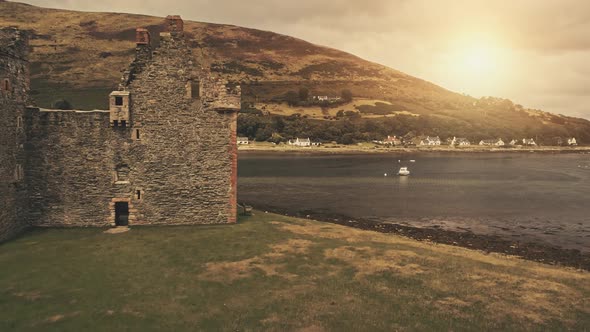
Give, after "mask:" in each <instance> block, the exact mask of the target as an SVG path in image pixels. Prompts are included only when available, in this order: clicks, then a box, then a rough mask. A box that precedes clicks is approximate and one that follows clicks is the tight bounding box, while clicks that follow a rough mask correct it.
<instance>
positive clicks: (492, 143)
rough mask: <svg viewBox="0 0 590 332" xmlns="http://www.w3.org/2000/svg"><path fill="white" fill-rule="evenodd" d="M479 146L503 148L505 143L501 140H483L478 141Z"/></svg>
mask: <svg viewBox="0 0 590 332" xmlns="http://www.w3.org/2000/svg"><path fill="white" fill-rule="evenodd" d="M479 145H485V146H504V145H506V143H504V141H503V140H502V139H501V138H498V139H484V140H481V141H479Z"/></svg>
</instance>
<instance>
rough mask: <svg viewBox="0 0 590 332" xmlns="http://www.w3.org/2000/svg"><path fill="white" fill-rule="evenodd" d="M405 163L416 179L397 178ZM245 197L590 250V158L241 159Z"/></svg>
mask: <svg viewBox="0 0 590 332" xmlns="http://www.w3.org/2000/svg"><path fill="white" fill-rule="evenodd" d="M410 160H415V162H413V163H412V162H410ZM401 166H407V167H408V168H409V169H410V171H411V175H410V176H408V177H399V176H397V175H396V174H397V170H398V169H399V167H401ZM385 173H387V174H388V176H384V174H385ZM238 192H239V201H240V202H247V203H249V204H251V205H253V206H255V207H256V206H266V207H274V208H278V209H281V210H286V211H289V212H291V213H302V212H303V213H306V211H313V212H317V213H324V214H338V215H345V216H350V217H352V218H363V219H369V220H373V221H376V222H392V223H399V224H405V225H411V226H416V227H431V228H443V229H449V230H455V231H467V230H469V231H472V232H474V233H478V234H494V235H500V236H502V237H507V238H512V239H519V240H523V241H533V242H543V243H546V244H550V245H554V246H559V247H563V248H573V249H579V250H582V251H584V252H590V155H588V154H536V153H506V154H503V153H482V154H479V153H457V154H450V153H441V154H437V153H425V154H414V155H394V154H390V155H305V154H262V153H242V154H240V157H239V191H238Z"/></svg>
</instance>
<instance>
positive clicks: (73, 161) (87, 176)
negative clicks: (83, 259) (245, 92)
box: [0, 17, 240, 241]
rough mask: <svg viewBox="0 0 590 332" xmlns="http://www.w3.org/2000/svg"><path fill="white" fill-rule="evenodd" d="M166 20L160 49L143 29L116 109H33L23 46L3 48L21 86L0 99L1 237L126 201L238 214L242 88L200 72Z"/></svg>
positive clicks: (110, 218) (92, 221)
mask: <svg viewBox="0 0 590 332" xmlns="http://www.w3.org/2000/svg"><path fill="white" fill-rule="evenodd" d="M168 23H169V26H170V27H171V28H170V29H171V30H170V32H168V33H163V34H162V35H161V39H160V47H159V48H158V49H157V50H152V48H151V46H150V43H149V39H150V36H149V33H147V31H145V30H143V29H138V33H137V35H138V43H137V49H136V61H134V62H133V63H132V64H131V66H130V69H129V70H128V71H127V72H126V77H124V78H123V80H122V81H121V87H120V91H115V92H113V93H112V94H111V96H110V98H111V102H110V105H111V106H110V107H111V110H110V111H88V112H87V111H66V110H44V109H39V108H34V107H29V108H26V107H25V105H27V104H28V69H24V68H22V65H23V63H24V64H26V61H25V60H24V59H26V52H25V51H24V48H23V49H18V51H20V53H19V56H18V57H12V58H11V57H7V56H0V61H2V62H0V64H2V67H1V68H2V69H1V70H2V71H0V79H1V78H2V77H3V76H10V79H11V82H12V83H11V84H13V85H12V86H13V87H14V88H15V89H16V90H15V91H17V92H19V94H17V93H14V92H12V91H11V95H10V98H8V94H6V96H4V97H3V99H1V100H0V103H1V105H2V115H3V116H2V117H1V118H0V121H1V122H0V126H1V127H2V131H1V132H0V138H1V139H2V140H1V144H0V157H1V158H0V166H1V174H0V176H2V178H1V180H2V181H1V185H2V187H1V188H0V202H1V203H2V207H3V208H2V209H0V241H2V240H5V239H7V238H10V237H12V236H13V235H14V234H16V233H17V232H19V231H20V230H22V229H23V228H24V227H26V226H28V225H31V226H60V227H63V226H112V225H115V221H116V217H115V206H116V205H120V204H121V203H123V204H126V205H127V206H128V221H129V224H130V225H142V224H166V225H171V224H214V223H233V222H236V197H237V195H236V186H237V145H236V121H237V111H238V110H239V108H240V91H239V87H236V86H234V87H228V86H227V85H226V84H225V83H220V81H219V80H216V79H212V78H210V77H206V78H205V77H202V75H201V68H200V67H199V65H197V62H196V60H195V58H194V57H193V55H192V54H191V50H190V48H189V47H187V45H186V42H185V39H184V34H183V31H182V26H183V24H182V20H181V19H180V18H179V17H169V18H168ZM0 36H1V35H0ZM13 37H14V36H13ZM11 38H12V37H11ZM13 39H14V38H13ZM11 40H12V39H11ZM8 44H9V42H8V41H2V43H1V45H8ZM25 44H26V43H25V42H23V43H22V44H18V45H20V46H22V45H25ZM20 46H19V47H20ZM13 48H14V47H13ZM17 48H18V47H17ZM5 53H6V52H5ZM13 53H14V52H13ZM17 53H18V52H17ZM23 61H25V62H23ZM21 62H23V63H21ZM200 85H201V86H202V87H201V88H199V86H200ZM193 89H194V90H198V91H193ZM105 98H108V96H105ZM5 129H6V130H5ZM19 167H21V168H22V169H23V170H24V171H23V172H24V175H22V174H20V173H19V174H16V173H15V172H17V171H16V170H19ZM4 207H6V208H4Z"/></svg>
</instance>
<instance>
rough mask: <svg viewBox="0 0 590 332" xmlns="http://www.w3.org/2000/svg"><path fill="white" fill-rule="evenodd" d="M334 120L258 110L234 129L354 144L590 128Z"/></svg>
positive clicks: (543, 136) (261, 136) (539, 136)
mask: <svg viewBox="0 0 590 332" xmlns="http://www.w3.org/2000/svg"><path fill="white" fill-rule="evenodd" d="M346 113H349V112H343V114H342V116H341V117H339V118H338V119H337V120H335V121H325V120H319V119H309V118H305V117H302V116H300V115H299V114H294V115H291V116H287V117H284V116H278V115H277V116H261V115H258V114H252V113H250V114H240V116H239V118H238V134H239V135H240V136H247V137H249V138H250V139H254V140H256V141H270V142H275V143H279V142H285V141H287V140H289V139H291V138H295V137H310V138H312V139H315V140H320V141H324V142H331V141H335V142H337V143H340V144H353V143H358V142H367V141H372V140H381V139H383V138H384V137H386V136H387V135H400V136H404V135H406V134H410V135H415V136H419V135H429V136H439V137H441V139H446V138H449V137H451V138H452V137H453V136H457V137H467V138H469V139H470V140H471V141H473V142H479V140H482V139H490V138H499V137H501V138H504V139H522V138H524V137H527V138H534V139H535V141H537V143H540V144H543V145H555V144H556V137H576V139H578V140H579V141H582V142H589V141H590V132H589V131H588V130H587V129H588V128H587V124H583V123H577V122H573V121H572V122H568V123H567V125H557V124H555V125H546V124H542V123H540V122H538V123H529V124H526V125H524V126H514V127H506V126H490V124H489V122H479V123H473V122H471V123H470V122H467V121H465V120H463V119H453V118H448V117H447V118H442V117H440V116H437V115H422V116H411V115H397V116H395V117H383V118H362V117H360V116H358V113H355V114H346Z"/></svg>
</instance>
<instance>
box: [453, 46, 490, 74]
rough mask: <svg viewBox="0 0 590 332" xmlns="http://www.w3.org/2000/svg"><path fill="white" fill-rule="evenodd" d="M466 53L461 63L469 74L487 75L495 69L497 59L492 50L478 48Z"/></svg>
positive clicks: (468, 50)
mask: <svg viewBox="0 0 590 332" xmlns="http://www.w3.org/2000/svg"><path fill="white" fill-rule="evenodd" d="M464 52H465V53H464V55H463V59H461V60H462V61H461V62H462V65H463V66H464V70H465V71H467V72H468V73H472V74H486V73H489V72H490V71H492V70H493V69H494V67H495V59H494V54H493V53H494V52H493V50H492V49H491V48H486V47H481V46H478V47H474V48H471V49H467V50H465V51H464Z"/></svg>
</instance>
